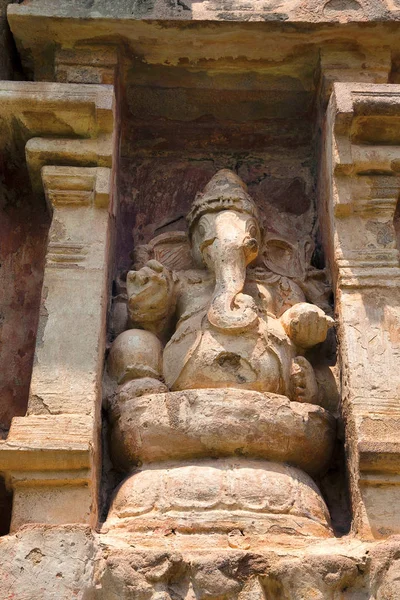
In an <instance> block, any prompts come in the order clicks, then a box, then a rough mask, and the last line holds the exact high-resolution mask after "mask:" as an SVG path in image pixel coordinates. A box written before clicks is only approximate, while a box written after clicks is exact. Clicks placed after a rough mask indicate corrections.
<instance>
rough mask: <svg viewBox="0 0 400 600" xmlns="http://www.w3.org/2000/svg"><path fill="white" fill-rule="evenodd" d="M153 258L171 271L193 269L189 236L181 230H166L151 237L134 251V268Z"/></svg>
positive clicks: (138, 267)
mask: <svg viewBox="0 0 400 600" xmlns="http://www.w3.org/2000/svg"><path fill="white" fill-rule="evenodd" d="M151 259H155V260H157V261H158V262H159V263H161V264H162V265H164V267H167V269H170V270H171V271H186V270H187V269H195V268H196V267H195V264H194V262H193V258H192V253H191V248H190V243H189V238H188V236H187V234H186V233H185V232H183V231H167V232H166V233H161V234H160V235H157V236H156V237H155V238H153V239H152V240H151V241H150V242H149V243H148V244H146V245H142V246H138V247H137V248H136V249H135V251H134V262H135V268H136V269H140V268H141V267H143V266H144V265H145V264H146V262H147V261H149V260H151Z"/></svg>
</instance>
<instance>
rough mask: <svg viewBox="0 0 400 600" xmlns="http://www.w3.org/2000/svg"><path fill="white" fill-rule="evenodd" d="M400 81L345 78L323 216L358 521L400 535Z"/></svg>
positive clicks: (368, 532)
mask: <svg viewBox="0 0 400 600" xmlns="http://www.w3.org/2000/svg"><path fill="white" fill-rule="evenodd" d="M399 123H400V86H395V85H362V84H355V83H348V84H345V83H335V84H334V87H333V93H332V96H331V99H330V103H329V106H328V110H327V114H326V121H325V132H324V144H325V145H324V165H323V168H322V173H321V180H320V193H321V196H322V197H321V212H320V220H321V223H322V227H323V229H324V239H325V246H326V254H327V256H328V260H329V263H330V269H331V272H332V275H333V278H334V286H335V292H336V310H337V314H338V320H339V341H340V344H339V352H340V362H341V369H342V402H343V415H344V418H345V421H346V439H347V450H348V456H349V468H350V478H351V491H352V500H353V512H354V527H355V529H356V531H357V533H358V534H360V535H362V536H364V537H386V536H388V535H390V534H395V533H399V532H400V519H399V517H398V511H397V508H396V507H397V506H398V503H399V502H400V486H399V483H400V478H399V473H400V445H399V442H398V426H399V423H400V406H399V402H398V390H399V389H400V375H399V372H398V361H399V358H400V338H399V335H398V331H399V327H400V263H399V251H398V230H397V227H396V220H397V217H396V215H397V211H396V208H397V206H398V198H399V195H400V176H399V174H400V173H399V164H400V163H399V157H400V127H399Z"/></svg>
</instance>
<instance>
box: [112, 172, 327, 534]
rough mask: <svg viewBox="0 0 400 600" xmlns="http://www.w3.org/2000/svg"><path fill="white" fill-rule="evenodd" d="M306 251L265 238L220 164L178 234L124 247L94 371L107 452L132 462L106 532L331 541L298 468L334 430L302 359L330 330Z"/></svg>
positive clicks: (320, 388) (320, 468)
mask: <svg viewBox="0 0 400 600" xmlns="http://www.w3.org/2000/svg"><path fill="white" fill-rule="evenodd" d="M270 227H271V228H273V223H270ZM312 250H313V245H312V239H311V238H310V236H308V237H307V238H306V240H304V239H303V240H300V241H299V243H298V244H291V243H290V242H288V241H286V240H284V239H283V238H282V237H274V238H272V237H270V236H268V234H267V235H265V231H264V227H263V220H262V219H261V218H260V215H259V211H258V209H257V207H256V204H255V202H254V200H253V199H252V198H251V196H250V194H249V193H248V191H247V186H246V185H245V184H244V182H243V181H242V180H241V179H240V177H238V175H236V173H234V172H233V171H231V170H228V169H222V170H219V171H218V172H217V173H216V174H215V175H214V176H213V177H212V178H211V180H210V181H209V182H208V184H207V185H206V186H205V188H204V191H202V192H199V193H198V194H197V195H196V197H195V199H194V200H193V203H192V206H191V209H190V211H189V213H188V214H187V232H186V233H185V232H182V231H180V232H179V231H178V232H173V231H169V232H167V233H162V234H159V235H158V236H157V237H155V238H154V239H153V240H151V241H150V242H149V244H147V245H146V246H139V247H138V248H137V249H136V251H135V253H134V256H136V258H137V259H136V262H135V269H134V270H129V271H128V272H127V273H126V279H125V291H124V296H125V303H124V304H123V306H124V307H125V311H124V309H123V306H121V304H122V302H121V298H119V300H118V302H117V305H116V307H115V309H116V313H117V314H116V317H115V320H114V323H115V325H116V324H117V323H118V324H119V325H120V326H121V327H122V326H123V324H125V326H127V328H126V329H125V331H122V332H121V333H119V335H117V337H116V339H115V340H114V341H113V342H112V345H111V348H110V352H109V356H108V362H107V371H108V376H109V378H110V379H111V381H112V383H113V391H112V392H111V394H110V395H109V417H110V424H111V425H110V427H111V432H110V433H111V452H112V457H113V461H114V463H115V464H116V465H117V466H120V467H122V468H123V469H124V470H125V471H126V472H127V473H130V472H132V470H133V469H135V467H137V466H138V465H140V468H139V470H138V471H139V472H137V473H135V472H133V474H132V475H130V476H129V477H128V478H127V479H126V480H125V481H124V482H123V484H122V486H121V487H120V488H119V490H118V491H117V493H116V495H115V498H114V499H113V501H112V505H111V509H110V513H109V516H108V518H107V521H106V527H107V528H113V527H116V528H117V529H118V528H124V527H126V528H127V529H128V530H136V529H138V530H139V531H141V530H143V528H144V529H149V528H152V527H160V526H163V524H164V523H165V525H164V526H168V527H171V528H172V529H173V530H174V531H181V530H182V531H185V532H187V531H192V532H193V533H195V534H196V533H202V532H210V533H212V532H213V531H214V529H216V530H217V531H224V530H225V531H226V533H229V531H230V530H231V527H232V524H231V522H232V519H234V520H235V522H236V524H237V528H238V529H239V530H243V531H245V532H246V533H247V529H248V528H249V529H250V530H253V529H254V532H255V533H256V534H257V533H258V534H268V535H272V536H273V535H278V536H279V534H282V533H287V534H289V535H290V534H294V535H296V534H297V535H302V536H307V535H319V536H321V537H325V536H328V537H329V536H332V535H333V530H332V528H331V521H330V516H329V511H328V509H327V507H326V504H325V502H324V499H323V497H322V494H321V493H320V491H319V490H318V487H317V486H316V485H315V483H314V481H313V480H312V478H311V477H310V476H309V475H313V476H318V475H319V474H321V473H324V472H325V471H326V469H327V467H328V465H329V463H330V460H331V455H332V451H333V448H334V443H335V437H336V424H335V419H334V416H333V415H332V414H331V413H330V412H329V410H326V409H325V408H323V407H324V406H327V407H331V406H332V402H333V400H332V398H331V397H329V391H330V390H329V387H327V386H326V385H324V382H323V381H322V380H321V379H320V385H318V381H317V376H316V372H315V371H314V367H313V364H312V362H310V360H308V358H307V355H308V354H307V353H308V352H309V351H311V350H312V349H314V348H315V347H316V346H320V347H321V346H322V345H323V343H324V342H326V339H327V335H328V331H329V330H330V328H332V327H333V325H334V319H333V318H332V317H331V316H329V315H328V314H327V312H325V311H328V312H332V308H331V306H330V305H329V302H328V298H329V292H330V289H329V285H328V283H327V281H326V280H324V274H323V273H321V272H319V270H318V269H316V268H315V267H312V265H311V264H310V261H311V257H312ZM121 291H122V290H121ZM318 304H319V305H320V306H318ZM324 309H325V310H324ZM118 319H119V320H120V321H119V322H118ZM115 333H116V332H115ZM322 352H323V350H322ZM312 360H313V358H311V361H312ZM316 363H317V364H316V367H317V368H318V367H319V368H320V369H323V366H324V365H323V364H322V365H321V361H320V362H319V364H318V361H316ZM325 367H326V365H325ZM326 368H327V369H328V371H329V367H326ZM210 459H213V460H211V461H210ZM289 465H290V466H289ZM243 535H246V534H245V533H243Z"/></svg>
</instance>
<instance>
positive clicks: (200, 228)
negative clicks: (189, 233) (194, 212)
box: [198, 223, 206, 237]
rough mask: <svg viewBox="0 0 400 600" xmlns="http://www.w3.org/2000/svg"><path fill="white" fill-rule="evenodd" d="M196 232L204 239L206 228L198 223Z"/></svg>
mask: <svg viewBox="0 0 400 600" xmlns="http://www.w3.org/2000/svg"><path fill="white" fill-rule="evenodd" d="M198 232H199V235H200V236H201V237H204V236H205V234H206V226H205V225H204V224H203V223H199V226H198Z"/></svg>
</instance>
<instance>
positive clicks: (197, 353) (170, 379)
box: [164, 327, 286, 394]
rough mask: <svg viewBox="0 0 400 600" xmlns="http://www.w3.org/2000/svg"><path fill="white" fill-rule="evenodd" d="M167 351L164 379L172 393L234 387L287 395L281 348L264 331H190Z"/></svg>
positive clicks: (173, 342)
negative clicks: (239, 333)
mask: <svg viewBox="0 0 400 600" xmlns="http://www.w3.org/2000/svg"><path fill="white" fill-rule="evenodd" d="M177 334H178V335H176V336H174V337H175V339H173V340H171V343H170V344H168V345H167V346H166V348H165V351H164V377H165V380H166V383H167V385H168V386H169V387H170V389H172V390H184V389H192V388H221V387H232V388H242V389H248V390H258V391H264V392H274V393H277V394H285V393H286V389H285V388H286V385H285V381H286V377H285V373H284V370H285V366H284V365H283V364H282V359H281V356H280V352H279V349H277V348H274V346H273V344H272V343H271V341H269V340H267V339H266V338H265V337H264V336H262V335H260V332H259V331H257V330H255V331H254V332H250V333H246V334H245V335H230V334H227V333H222V332H219V331H217V330H215V329H212V328H209V327H206V328H205V329H203V330H200V331H197V333H194V332H192V331H190V328H187V330H186V332H185V331H183V332H181V334H180V335H179V332H178V331H177Z"/></svg>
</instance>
